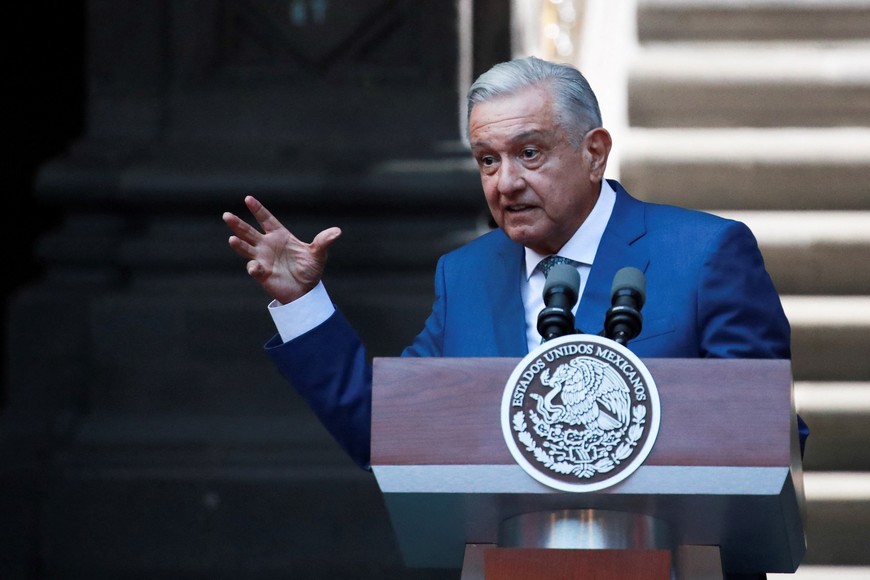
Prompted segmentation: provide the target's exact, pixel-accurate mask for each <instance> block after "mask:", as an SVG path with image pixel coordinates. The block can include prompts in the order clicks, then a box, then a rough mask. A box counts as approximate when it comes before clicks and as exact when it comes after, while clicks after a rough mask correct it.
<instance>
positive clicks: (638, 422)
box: [513, 405, 646, 479]
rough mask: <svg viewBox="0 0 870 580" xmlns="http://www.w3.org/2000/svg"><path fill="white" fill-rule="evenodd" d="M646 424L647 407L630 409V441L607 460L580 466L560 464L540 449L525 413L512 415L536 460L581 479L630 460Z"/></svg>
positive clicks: (628, 438)
mask: <svg viewBox="0 0 870 580" xmlns="http://www.w3.org/2000/svg"><path fill="white" fill-rule="evenodd" d="M644 423H646V407H644V406H643V405H635V406H634V407H632V409H631V425H630V426H629V428H628V435H627V438H626V439H625V440H624V441H623V442H622V443H620V444H619V445H618V446H617V447H616V449H615V450H614V451H613V452H612V453H610V454H609V455H608V456H607V457H602V458H601V459H599V460H598V461H596V462H595V463H583V464H580V465H577V464H575V463H571V462H568V461H558V460H556V459H554V458H553V455H552V453H550V452H548V451H546V450H545V449H543V448H541V447H539V446H538V444H537V442H535V439H534V437H532V434H531V433H529V431H528V425H527V424H526V419H525V415H524V413H523V411H518V412H517V413H515V414H514V416H513V428H514V431H516V432H517V439H518V440H519V441H520V443H522V444H523V445H524V446H525V448H526V451H528V452H529V453H531V454H532V455H534V457H535V459H536V460H537V461H538V462H539V463H541V464H542V465H544V467H546V468H547V469H549V470H551V471H554V472H556V473H560V474H563V475H570V474H574V475H575V476H576V477H577V478H578V479H586V478H590V477H592V476H593V475H595V474H597V473H607V472H608V471H611V470H612V469H614V468H615V467H616V466H617V465H619V464H620V463H622V462H623V461H624V460H625V459H627V458H628V457H629V456H630V455H631V453H632V450H633V449H634V448H635V447H636V446H637V442H638V441H639V440H640V437H641V435H643V426H644Z"/></svg>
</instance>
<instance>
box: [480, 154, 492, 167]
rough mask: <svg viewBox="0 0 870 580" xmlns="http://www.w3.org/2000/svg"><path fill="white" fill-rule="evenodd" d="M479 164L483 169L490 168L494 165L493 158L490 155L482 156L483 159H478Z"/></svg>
mask: <svg viewBox="0 0 870 580" xmlns="http://www.w3.org/2000/svg"><path fill="white" fill-rule="evenodd" d="M479 163H480V164H481V165H482V166H483V167H491V166H493V165H495V157H493V156H492V155H484V156H483V157H481V158H480V161H479Z"/></svg>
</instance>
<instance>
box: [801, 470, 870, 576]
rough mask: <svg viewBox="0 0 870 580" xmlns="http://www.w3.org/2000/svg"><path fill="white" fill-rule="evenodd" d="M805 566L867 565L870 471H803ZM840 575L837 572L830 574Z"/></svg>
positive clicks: (869, 558)
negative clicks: (805, 501)
mask: <svg viewBox="0 0 870 580" xmlns="http://www.w3.org/2000/svg"><path fill="white" fill-rule="evenodd" d="M804 490H805V493H806V499H807V511H806V536H807V554H806V557H805V558H804V561H803V563H804V564H805V565H808V566H860V567H868V566H870V550H868V549H867V530H868V529H870V473H867V472H860V473H842V472H808V473H804ZM833 578H839V576H833Z"/></svg>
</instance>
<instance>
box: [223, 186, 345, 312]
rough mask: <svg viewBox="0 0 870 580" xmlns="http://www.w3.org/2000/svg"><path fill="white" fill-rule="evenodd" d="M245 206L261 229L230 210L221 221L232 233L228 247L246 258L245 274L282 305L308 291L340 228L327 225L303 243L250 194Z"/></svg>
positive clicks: (320, 271)
mask: <svg viewBox="0 0 870 580" xmlns="http://www.w3.org/2000/svg"><path fill="white" fill-rule="evenodd" d="M245 205H246V206H247V207H248V210H249V211H250V212H251V214H252V215H253V216H254V219H256V220H257V223H258V224H260V228H262V230H263V231H262V232H260V231H259V230H257V229H256V228H255V227H253V226H251V225H250V224H248V223H247V222H245V221H244V220H242V219H240V218H239V217H238V216H236V215H234V214H232V213H230V212H226V213H224V214H223V220H224V223H226V224H227V226H229V228H230V230H232V232H233V235H232V236H230V239H229V244H230V247H231V248H232V249H233V250H235V251H236V253H237V254H239V255H240V256H241V257H243V258H245V259H247V260H248V264H247V269H248V274H250V275H251V277H252V278H254V279H255V280H256V281H257V282H259V283H260V285H261V286H262V287H263V289H264V290H265V291H266V292H267V293H268V294H269V295H270V296H271V297H272V298H274V299H275V300H277V301H278V302H280V303H282V304H287V303H288V302H292V301H293V300H296V299H297V298H299V297H300V296H302V295H304V294H305V293H307V292H309V291H310V290H311V289H312V288H314V287H315V286H316V285H317V283H318V282H320V279H321V277H322V276H323V270H324V268H325V266H326V258H327V253H328V249H329V246H331V245H332V243H333V242H334V241H335V240H336V239H338V237H339V236H340V235H341V230H340V229H339V228H336V227H332V228H327V229H325V230H323V231H322V232H320V233H319V234H317V235H316V236H315V237H314V240H312V241H311V243H310V244H306V243H305V242H303V241H301V240H299V239H298V238H297V237H296V236H294V235H293V234H292V233H290V231H289V230H288V229H287V228H285V227H284V226H283V225H281V222H279V221H278V220H277V219H276V218H275V216H273V215H272V214H271V213H270V212H269V210H267V209H266V208H265V206H263V204H261V203H260V202H259V201H257V200H256V199H255V198H254V197H252V196H250V195H249V196H247V197H245Z"/></svg>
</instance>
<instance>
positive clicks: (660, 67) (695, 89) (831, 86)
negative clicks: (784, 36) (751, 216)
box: [628, 42, 870, 127]
mask: <svg viewBox="0 0 870 580" xmlns="http://www.w3.org/2000/svg"><path fill="white" fill-rule="evenodd" d="M868 53H870V42H849V43H844V44H838V45H836V46H829V45H825V44H817V43H808V44H794V43H790V44H779V43H750V44H745V45H744V44H740V45H736V46H735V45H732V44H726V43H703V44H702V43H694V44H674V43H669V44H666V45H665V44H661V45H659V44H656V45H650V46H644V47H643V48H642V49H641V50H639V51H638V52H637V53H636V57H635V59H634V60H633V62H632V64H631V67H630V70H629V79H628V120H629V124H630V125H631V126H636V127H825V126H866V125H867V123H868V122H870V59H868V58H867V55H868Z"/></svg>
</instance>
